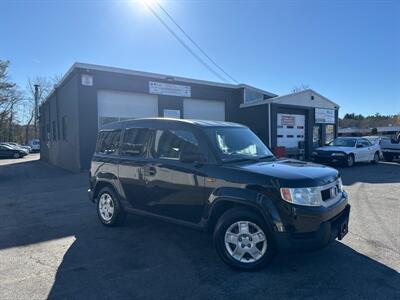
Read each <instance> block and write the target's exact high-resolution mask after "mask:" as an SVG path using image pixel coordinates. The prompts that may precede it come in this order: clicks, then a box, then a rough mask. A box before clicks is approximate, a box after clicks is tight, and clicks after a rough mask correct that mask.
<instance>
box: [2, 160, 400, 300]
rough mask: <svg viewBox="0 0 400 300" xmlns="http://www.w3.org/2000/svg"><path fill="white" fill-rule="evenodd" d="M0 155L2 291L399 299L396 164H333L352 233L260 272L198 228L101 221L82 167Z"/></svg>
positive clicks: (8, 294) (63, 295)
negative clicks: (217, 247)
mask: <svg viewBox="0 0 400 300" xmlns="http://www.w3.org/2000/svg"><path fill="white" fill-rule="evenodd" d="M37 159H38V155H29V156H28V157H26V158H24V159H18V160H0V228H1V230H0V299H2V300H5V299H45V298H50V299H104V298H110V299H127V298H129V299H283V298H290V299H314V298H315V299H339V298H341V299H359V298H362V299H400V274H399V272H400V196H399V195H400V164H398V163H386V162H381V163H379V164H378V165H369V164H365V165H356V166H355V167H353V168H351V169H347V168H341V169H340V170H341V172H342V178H343V182H344V185H345V188H346V190H347V191H348V193H349V197H350V203H351V204H352V211H351V220H350V232H349V234H348V235H347V236H346V237H345V239H344V240H343V241H342V242H338V241H336V242H334V243H332V244H331V245H330V246H329V247H327V248H324V249H322V250H320V251H316V252H311V253H302V254H291V255H279V256H277V257H276V259H275V260H274V262H273V263H272V265H271V266H270V267H269V268H267V269H265V270H262V271H259V272H251V273H249V272H240V271H235V270H232V269H230V268H229V267H227V266H226V265H224V264H223V263H222V262H221V261H220V259H219V258H218V257H217V254H216V253H215V251H214V248H213V246H212V243H211V242H210V239H209V238H208V237H207V236H206V235H205V234H203V233H200V232H197V231H194V230H192V229H187V228H183V227H178V226H175V225H172V224H167V223H163V222H161V221H155V220H151V219H144V218H141V217H136V216H131V217H129V219H128V221H127V223H126V225H125V226H124V227H120V228H105V227H104V226H102V225H100V223H99V221H98V220H97V216H96V213H95V209H94V207H93V204H92V203H90V202H89V201H88V200H87V195H86V183H87V174H85V173H83V174H72V173H69V172H67V171H64V170H61V169H58V168H55V167H52V166H49V165H47V164H45V163H43V162H40V161H39V160H37Z"/></svg>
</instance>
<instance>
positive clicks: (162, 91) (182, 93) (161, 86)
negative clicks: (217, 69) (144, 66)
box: [149, 81, 192, 97]
mask: <svg viewBox="0 0 400 300" xmlns="http://www.w3.org/2000/svg"><path fill="white" fill-rule="evenodd" d="M149 93H150V94H157V95H168V96H179V97H191V94H192V93H191V88H190V86H187V85H179V84H172V83H164V82H155V81H150V82H149Z"/></svg>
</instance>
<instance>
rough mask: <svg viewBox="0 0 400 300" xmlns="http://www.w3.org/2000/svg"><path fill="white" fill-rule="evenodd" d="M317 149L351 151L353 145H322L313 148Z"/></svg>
mask: <svg viewBox="0 0 400 300" xmlns="http://www.w3.org/2000/svg"><path fill="white" fill-rule="evenodd" d="M315 150H317V151H338V152H346V153H348V152H351V151H353V150H354V148H353V147H341V146H324V147H319V148H317V149H315Z"/></svg>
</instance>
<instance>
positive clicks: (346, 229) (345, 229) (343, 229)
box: [338, 220, 349, 240]
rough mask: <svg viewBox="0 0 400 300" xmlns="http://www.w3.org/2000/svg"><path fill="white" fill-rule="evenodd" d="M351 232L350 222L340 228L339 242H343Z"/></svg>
mask: <svg viewBox="0 0 400 300" xmlns="http://www.w3.org/2000/svg"><path fill="white" fill-rule="evenodd" d="M348 232H349V222H348V220H347V221H346V222H344V223H342V224H340V226H339V234H338V240H341V239H343V238H344V237H345V235H346V234H347V233H348Z"/></svg>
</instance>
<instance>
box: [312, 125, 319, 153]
mask: <svg viewBox="0 0 400 300" xmlns="http://www.w3.org/2000/svg"><path fill="white" fill-rule="evenodd" d="M318 147H321V126H320V125H316V126H314V127H313V148H318Z"/></svg>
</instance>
